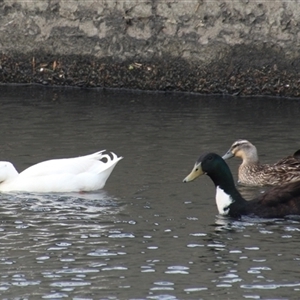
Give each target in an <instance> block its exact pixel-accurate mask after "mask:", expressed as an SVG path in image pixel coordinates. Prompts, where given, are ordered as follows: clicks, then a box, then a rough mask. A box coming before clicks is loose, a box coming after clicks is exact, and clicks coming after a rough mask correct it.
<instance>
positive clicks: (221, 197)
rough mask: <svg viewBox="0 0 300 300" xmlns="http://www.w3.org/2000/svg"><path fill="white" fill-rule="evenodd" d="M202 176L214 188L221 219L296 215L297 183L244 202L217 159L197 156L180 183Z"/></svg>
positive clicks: (299, 202)
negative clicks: (204, 176) (189, 171)
mask: <svg viewBox="0 0 300 300" xmlns="http://www.w3.org/2000/svg"><path fill="white" fill-rule="evenodd" d="M203 174H206V175H208V176H209V177H210V178H211V179H212V181H213V182H214V184H215V187H216V202H217V207H218V211H219V213H220V214H221V215H227V216H230V217H234V218H239V217H241V216H243V215H248V216H257V217H261V218H282V217H285V216H287V215H300V182H292V183H288V184H286V185H283V186H277V187H273V188H272V189H270V190H268V191H266V192H265V193H264V194H262V195H260V196H259V197H258V198H256V199H253V200H250V201H247V200H245V199H244V198H243V197H242V196H241V194H240V193H239V191H238V190H237V189H236V187H235V184H234V180H233V176H232V174H231V172H230V169H229V167H228V165H227V164H226V162H225V161H224V160H223V159H222V157H220V156H219V155H217V154H215V153H208V154H203V155H201V156H200V158H199V159H198V160H197V161H196V163H195V166H194V168H193V170H192V172H191V173H190V174H189V175H188V176H187V177H186V178H185V179H184V180H183V182H189V181H192V180H194V179H195V178H197V177H198V176H200V175H203Z"/></svg>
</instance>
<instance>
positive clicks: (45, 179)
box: [0, 150, 122, 193]
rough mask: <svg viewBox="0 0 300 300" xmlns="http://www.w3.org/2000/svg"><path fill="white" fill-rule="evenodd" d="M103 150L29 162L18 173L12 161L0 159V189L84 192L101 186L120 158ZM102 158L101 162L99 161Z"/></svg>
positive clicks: (5, 190)
mask: <svg viewBox="0 0 300 300" xmlns="http://www.w3.org/2000/svg"><path fill="white" fill-rule="evenodd" d="M104 151H105V150H103V151H99V152H96V153H94V154H90V155H86V156H80V157H75V158H62V159H52V160H47V161H44V162H40V163H38V164H36V165H33V166H31V167H29V168H27V169H26V170H24V171H23V172H21V173H20V174H19V173H18V172H17V170H16V169H15V167H14V166H13V164H12V163H10V162H7V161H2V162H0V191H1V192H11V191H22V192H39V193H40V192H41V193H43V192H47V193H49V192H86V191H94V190H99V189H101V188H103V187H104V185H105V183H106V180H107V179H108V177H109V175H110V174H111V172H112V170H113V169H114V167H115V166H116V164H117V162H118V161H119V160H120V159H122V157H117V155H116V154H114V153H112V152H111V156H110V155H108V154H102V153H103V152H104ZM102 160H104V161H102Z"/></svg>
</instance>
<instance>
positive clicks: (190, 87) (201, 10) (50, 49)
mask: <svg viewBox="0 0 300 300" xmlns="http://www.w3.org/2000/svg"><path fill="white" fill-rule="evenodd" d="M0 15H1V18H0V82H1V83H12V82H16V83H41V84H55V85H75V86H84V87H118V88H133V89H147V90H171V91H189V92H198V93H222V94H233V95H257V94H260V95H264V94H265V95H283V96H293V97H298V96H299V91H300V89H299V87H300V75H299V74H298V73H299V71H298V70H299V67H300V64H299V62H300V60H299V58H300V56H299V55H300V54H299V50H300V47H299V43H300V39H299V35H300V6H299V3H298V1H297V0H288V1H256V0H251V1H250V0H239V1H237V0H227V1H222V0H221V1H218V0H215V1H212V0H98V1H97V0H88V1H74V0H68V1H64V0H60V1H59V0H35V1H33V0H32V1H26V0H2V1H0Z"/></svg>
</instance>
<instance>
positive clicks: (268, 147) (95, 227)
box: [0, 86, 300, 300]
mask: <svg viewBox="0 0 300 300" xmlns="http://www.w3.org/2000/svg"><path fill="white" fill-rule="evenodd" d="M299 116H300V102H299V100H290V99H276V98H252V99H251V98H232V97H230V98H226V97H221V96H210V97H209V96H199V95H198V96H196V95H187V94H163V93H138V92H137V93H133V92H126V91H99V90H80V89H58V88H53V89H52V88H42V87H20V86H1V87H0V140H1V142H0V160H9V161H11V162H13V163H14V164H15V166H16V167H17V169H18V170H20V171H21V170H23V169H25V168H27V167H29V166H30V165H32V164H35V163H37V162H40V161H43V160H47V159H50V158H61V157H71V156H79V155H84V154H88V153H93V152H95V151H98V150H102V149H106V150H108V151H114V152H115V153H116V154H118V155H121V156H123V157H124V159H123V160H121V161H120V162H119V163H118V165H117V166H116V168H115V169H114V171H113V173H112V174H111V176H110V178H109V179H108V182H107V184H106V186H105V187H104V189H103V190H101V191H97V192H93V193H85V194H78V193H70V194H55V193H53V194H29V193H15V194H13V193H12V194H0V270H1V272H0V295H1V299H65V298H66V299H76V300H79V299H80V300H81V299H163V300H166V299H172V300H173V299H299V295H300V275H299V274H300V273H299V268H300V251H299V245H300V233H299V231H300V218H297V217H291V218H286V219H276V220H263V219H251V218H243V219H242V220H230V219H227V218H222V217H220V216H218V213H217V207H216V205H215V202H214V186H213V184H212V182H211V181H210V180H209V178H207V177H202V178H199V179H197V180H196V181H195V182H192V183H188V184H186V183H185V184H184V183H182V180H183V178H184V177H185V176H186V175H187V174H188V173H189V172H190V170H191V169H192V167H193V164H194V162H195V160H196V159H197V158H198V156H199V155H200V154H201V153H202V152H204V151H214V152H217V153H219V154H224V153H225V151H227V150H228V148H229V146H230V145H231V144H232V142H234V141H235V140H236V139H238V138H245V139H249V140H250V141H252V142H253V143H254V144H255V145H256V146H257V148H258V151H259V153H260V158H261V161H263V162H268V163H270V162H275V161H276V160H277V159H280V158H282V157H284V156H286V155H289V154H292V153H293V152H294V151H295V150H297V149H298V148H300V141H299V128H300V118H299ZM228 163H229V165H230V167H231V170H232V171H233V174H234V177H235V178H236V175H237V166H238V164H239V161H238V160H231V161H229V162H228ZM240 189H241V192H242V193H243V194H244V196H245V197H246V198H251V197H253V196H255V195H257V194H259V193H261V192H262V190H261V189H253V188H252V189H250V188H240Z"/></svg>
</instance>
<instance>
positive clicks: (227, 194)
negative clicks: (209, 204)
mask: <svg viewBox="0 0 300 300" xmlns="http://www.w3.org/2000/svg"><path fill="white" fill-rule="evenodd" d="M208 175H209V176H210V178H211V179H212V181H213V182H214V184H215V187H216V203H217V207H218V211H219V213H220V214H222V215H230V209H232V207H233V206H234V207H236V208H237V209H238V208H239V207H242V206H243V205H244V204H245V203H246V200H245V199H244V198H243V197H242V196H241V194H240V193H239V191H238V190H237V189H236V187H235V184H234V180H233V177H232V174H231V172H230V170H229V168H228V166H227V165H224V167H223V169H222V170H220V171H219V172H216V173H214V174H208Z"/></svg>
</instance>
